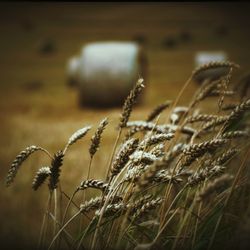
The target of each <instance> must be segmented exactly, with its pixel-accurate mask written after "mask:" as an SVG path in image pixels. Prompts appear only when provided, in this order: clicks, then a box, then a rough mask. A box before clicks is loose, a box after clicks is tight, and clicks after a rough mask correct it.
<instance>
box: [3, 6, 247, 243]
mask: <svg viewBox="0 0 250 250" xmlns="http://www.w3.org/2000/svg"><path fill="white" fill-rule="evenodd" d="M249 13H250V4H249V3H243V2H240V3H236V2H235V3H227V2H220V3H215V2H214V3H185V2H182V3H181V2H179V3H142V2H141V3H117V4H116V3H42V2H39V3H17V2H15V3H1V4H0V36H1V39H0V120H1V123H0V129H1V139H0V165H1V168H0V176H1V182H0V183H1V191H0V197H1V213H0V221H1V223H0V235H1V236H0V237H1V245H2V244H3V245H4V244H6V245H7V246H9V247H10V248H11V247H13V246H15V245H19V246H22V247H30V246H32V244H35V243H36V242H37V239H38V238H37V237H38V234H39V229H40V225H41V221H42V215H43V211H44V209H45V203H46V198H47V186H46V185H44V186H43V187H42V188H41V190H38V191H37V192H34V191H33V190H31V183H32V179H33V176H34V174H35V172H36V171H37V169H38V168H39V167H40V166H44V165H48V164H49V163H50V162H49V159H48V158H46V156H44V155H42V154H41V153H39V152H37V153H35V154H34V155H33V156H32V157H31V158H30V159H28V160H27V161H26V162H25V163H24V165H23V166H22V169H21V170H20V172H19V173H18V174H17V178H16V180H15V183H14V184H13V185H12V186H11V187H10V188H5V187H4V178H5V177H6V174H7V171H8V169H9V166H10V164H11V162H12V161H13V159H14V157H15V156H16V155H17V154H18V153H19V152H20V151H21V150H22V149H24V148H25V147H27V146H28V145H33V144H34V145H39V146H42V147H45V148H46V149H48V150H49V151H50V152H51V153H54V152H56V151H57V150H59V149H61V148H63V147H64V145H65V143H66V142H67V140H68V137H69V136H70V135H71V134H72V133H73V132H75V131H76V130H77V129H79V128H81V127H83V126H85V125H93V127H92V129H91V131H90V132H89V134H88V135H87V136H86V137H85V138H84V139H83V140H82V141H80V142H79V143H77V144H76V145H73V146H72V148H70V150H69V152H68V155H67V156H66V157H65V165H64V166H63V171H62V181H63V189H64V190H66V191H67V192H68V193H71V192H72V191H73V190H74V188H75V187H76V186H77V185H78V184H79V182H80V176H81V175H82V173H86V169H87V164H88V161H89V155H88V147H89V143H90V138H91V136H92V135H93V133H94V131H95V129H96V127H97V126H98V124H99V122H100V120H101V119H103V118H104V117H108V118H109V121H110V124H109V126H108V128H107V130H106V131H105V133H104V136H103V143H102V145H101V148H100V150H99V151H98V153H97V154H96V157H95V158H94V161H93V166H92V172H91V176H92V177H93V176H95V178H102V177H103V176H104V173H105V167H103V166H104V165H105V164H106V163H107V161H108V157H109V154H108V153H107V152H110V150H111V148H112V145H113V143H114V141H115V135H116V130H115V126H116V125H117V122H118V118H119V112H120V110H121V107H120V106H118V107H113V108H105V109H104V108H102V107H99V108H98V107H95V108H91V107H81V108H80V107H79V101H78V95H79V93H78V90H77V89H76V88H72V87H69V86H68V84H67V71H66V65H67V62H68V60H69V59H70V58H71V57H72V56H74V55H77V54H79V53H80V51H81V49H82V46H83V45H85V44H87V43H90V42H96V41H106V40H108V41H109V40H113V41H134V42H137V43H138V44H140V45H141V46H142V49H143V51H144V53H145V55H146V57H147V62H148V70H147V79H146V83H145V84H146V89H145V91H144V96H143V100H142V102H141V103H140V105H138V106H137V107H136V109H135V110H134V112H133V114H132V119H136V120H138V119H144V118H145V117H146V116H147V114H148V112H149V111H150V110H151V109H152V108H153V107H154V106H155V105H157V104H160V103H162V102H164V101H165V100H173V99H174V98H175V97H176V95H177V93H178V92H179V91H180V89H181V87H182V85H183V84H184V82H185V81H186V80H187V79H188V77H189V76H190V74H191V72H192V70H193V69H194V67H195V55H196V53H197V52H199V51H223V52H224V53H226V54H227V56H228V58H229V59H230V60H231V61H234V62H236V63H238V64H240V65H241V69H240V70H238V71H237V73H236V75H237V74H239V75H240V74H244V73H246V72H248V71H249V70H250V50H249V41H250V15H249ZM196 88H197V84H196V83H192V84H191V85H190V86H189V88H188V90H187V91H186V92H185V93H184V95H183V98H182V100H181V101H180V104H182V105H184V104H187V103H188V100H189V98H190V97H191V96H192V94H193V92H194V91H195V89H196ZM89 195H90V194H89ZM13 240H14V241H13ZM22 247H21V248H22Z"/></svg>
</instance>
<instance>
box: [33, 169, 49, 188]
mask: <svg viewBox="0 0 250 250" xmlns="http://www.w3.org/2000/svg"><path fill="white" fill-rule="evenodd" d="M50 174H51V171H50V167H42V168H40V169H39V170H38V171H37V173H36V176H35V177H34V180H33V183H32V188H33V189H34V190H37V189H38V188H39V187H40V186H41V185H42V184H43V183H44V182H45V180H46V179H47V177H48V176H49V175H50Z"/></svg>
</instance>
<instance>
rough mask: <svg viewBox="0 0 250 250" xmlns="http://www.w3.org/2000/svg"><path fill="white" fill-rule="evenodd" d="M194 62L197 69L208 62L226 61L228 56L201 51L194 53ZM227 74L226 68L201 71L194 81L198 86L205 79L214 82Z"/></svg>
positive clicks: (216, 52)
mask: <svg viewBox="0 0 250 250" xmlns="http://www.w3.org/2000/svg"><path fill="white" fill-rule="evenodd" d="M194 61H195V68H198V67H200V66H202V65H204V64H208V63H210V62H225V61H228V56H227V54H226V53H225V52H223V51H209V52H206V51H202V52H197V53H196V55H195V58H194ZM227 73H228V67H219V68H213V69H208V70H205V71H202V72H201V73H200V74H199V75H197V76H196V78H195V81H196V82H197V83H198V84H202V83H203V81H204V80H205V79H210V80H215V79H217V78H219V77H221V76H222V75H225V74H227Z"/></svg>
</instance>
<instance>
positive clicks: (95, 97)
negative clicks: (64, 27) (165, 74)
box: [78, 42, 146, 107]
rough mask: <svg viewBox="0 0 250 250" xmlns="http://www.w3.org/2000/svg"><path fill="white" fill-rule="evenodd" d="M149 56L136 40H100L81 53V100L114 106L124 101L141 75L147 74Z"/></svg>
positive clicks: (87, 102) (86, 47)
mask: <svg viewBox="0 0 250 250" xmlns="http://www.w3.org/2000/svg"><path fill="white" fill-rule="evenodd" d="M145 63H146V61H145V56H144V54H143V53H142V50H141V49H140V47H139V46H138V45H137V44H136V43H133V42H97V43H90V44H87V45H86V46H84V47H83V49H82V54H81V56H80V60H79V65H78V70H79V72H78V73H79V96H80V104H83V105H85V104H87V105H91V106H99V107H100V106H113V105H118V104H121V103H123V101H124V99H125V98H126V96H127V95H128V93H129V91H130V90H131V88H132V87H133V85H134V84H135V83H136V81H137V79H138V78H139V76H142V77H143V78H145V71H146V69H145V66H146V65H145Z"/></svg>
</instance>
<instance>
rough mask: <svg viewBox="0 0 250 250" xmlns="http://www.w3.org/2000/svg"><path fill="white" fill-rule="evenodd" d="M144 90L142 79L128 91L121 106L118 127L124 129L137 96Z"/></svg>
mask: <svg viewBox="0 0 250 250" xmlns="http://www.w3.org/2000/svg"><path fill="white" fill-rule="evenodd" d="M143 88H144V85H143V79H142V78H140V79H139V80H138V81H137V83H136V85H135V86H134V88H133V89H132V90H131V91H130V93H129V95H128V97H127V99H126V100H125V103H124V105H123V109H122V113H121V116H120V123H119V127H120V128H124V127H126V124H127V122H128V120H129V117H130V114H131V112H132V108H133V105H134V104H135V102H136V100H137V98H138V96H139V94H140V93H141V91H142V89H143Z"/></svg>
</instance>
